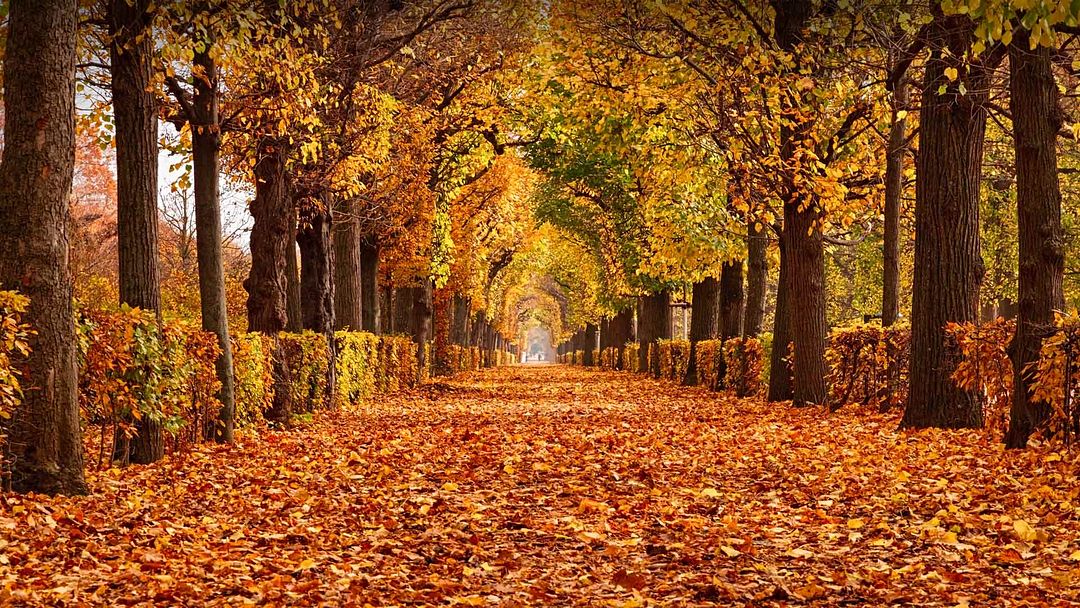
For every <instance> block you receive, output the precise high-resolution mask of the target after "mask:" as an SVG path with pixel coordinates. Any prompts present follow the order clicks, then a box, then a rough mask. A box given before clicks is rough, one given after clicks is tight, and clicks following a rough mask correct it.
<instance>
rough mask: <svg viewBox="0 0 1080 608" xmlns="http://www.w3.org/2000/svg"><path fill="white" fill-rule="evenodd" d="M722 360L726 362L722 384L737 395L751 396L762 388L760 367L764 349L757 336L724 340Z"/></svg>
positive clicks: (763, 362) (763, 363)
mask: <svg viewBox="0 0 1080 608" xmlns="http://www.w3.org/2000/svg"><path fill="white" fill-rule="evenodd" d="M724 360H725V362H726V363H727V365H726V369H725V374H724V386H725V387H726V388H727V389H729V390H732V391H734V392H735V394H736V395H738V396H739V397H751V396H754V395H758V394H760V393H761V392H762V390H764V388H765V386H764V382H763V381H762V376H761V374H762V368H763V367H764V366H765V349H764V348H762V346H761V341H760V340H758V339H757V338H731V339H729V340H725V341H724Z"/></svg>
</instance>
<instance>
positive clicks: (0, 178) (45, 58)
mask: <svg viewBox="0 0 1080 608" xmlns="http://www.w3.org/2000/svg"><path fill="white" fill-rule="evenodd" d="M8 9H9V13H8V31H7V46H6V56H5V58H4V111H5V116H4V119H5V124H4V150H3V159H2V161H0V288H3V289H9V290H16V291H20V292H22V293H23V294H25V295H26V296H28V297H29V298H30V306H29V309H28V310H27V314H26V317H25V320H26V322H28V323H29V324H30V325H31V326H32V327H33V328H34V331H35V333H34V335H33V336H31V338H30V348H31V353H30V356H29V357H28V358H27V361H26V365H25V367H24V369H23V374H24V378H26V379H27V382H25V384H24V389H23V390H24V393H23V399H22V404H21V405H20V406H19V407H18V408H17V409H16V411H15V413H14V416H13V418H12V420H11V421H10V423H9V426H8V432H7V434H8V437H7V442H6V443H7V446H8V447H7V449H8V453H7V454H6V455H5V456H6V460H7V462H6V463H5V464H6V467H5V468H9V471H10V480H11V488H12V489H13V490H15V491H17V492H43V493H46V494H84V493H86V490H87V488H86V483H85V481H84V480H83V446H82V430H81V429H80V426H79V402H78V378H77V376H76V373H77V372H76V341H75V324H74V319H75V313H74V311H73V310H72V300H71V295H72V294H71V276H70V274H69V269H68V238H67V223H68V204H69V197H70V195H71V183H72V175H73V173H74V166H75V55H76V27H77V22H78V19H77V15H76V11H77V2H76V1H75V0H33V1H31V0H12V1H11V2H10V3H9V4H8Z"/></svg>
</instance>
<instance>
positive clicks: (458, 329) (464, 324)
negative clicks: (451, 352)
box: [450, 293, 472, 347]
mask: <svg viewBox="0 0 1080 608" xmlns="http://www.w3.org/2000/svg"><path fill="white" fill-rule="evenodd" d="M471 305H472V304H471V302H470V301H469V298H465V297H462V296H461V295H460V294H456V293H455V294H454V321H453V327H452V328H451V330H450V339H451V341H452V343H453V344H457V345H458V346H465V347H467V346H469V308H470V306H471Z"/></svg>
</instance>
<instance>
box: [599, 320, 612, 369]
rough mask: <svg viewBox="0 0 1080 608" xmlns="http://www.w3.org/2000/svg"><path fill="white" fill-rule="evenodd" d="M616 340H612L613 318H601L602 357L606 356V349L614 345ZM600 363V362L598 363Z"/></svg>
mask: <svg viewBox="0 0 1080 608" xmlns="http://www.w3.org/2000/svg"><path fill="white" fill-rule="evenodd" d="M614 345H615V344H614V342H612V340H611V319H608V318H607V317H604V318H603V319H600V357H601V359H602V358H603V356H604V351H606V350H607V349H609V348H611V347H612V346H614ZM598 365H599V363H598Z"/></svg>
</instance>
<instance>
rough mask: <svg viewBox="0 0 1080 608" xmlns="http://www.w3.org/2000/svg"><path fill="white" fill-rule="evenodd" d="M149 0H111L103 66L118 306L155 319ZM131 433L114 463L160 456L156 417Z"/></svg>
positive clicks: (119, 439) (122, 439)
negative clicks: (112, 160) (109, 109)
mask: <svg viewBox="0 0 1080 608" xmlns="http://www.w3.org/2000/svg"><path fill="white" fill-rule="evenodd" d="M151 4H152V3H151V2H150V1H149V0H134V1H130V0H110V2H109V4H108V21H109V36H110V38H111V40H110V43H109V67H110V76H111V82H112V105H113V119H114V120H113V122H114V125H115V138H116V248H117V257H118V258H119V261H120V270H119V275H118V276H119V283H120V286H119V287H120V303H121V304H127V305H129V306H131V307H133V308H141V309H143V310H149V311H153V312H154V313H156V314H157V315H158V318H159V320H160V317H161V281H160V270H159V264H158V216H157V213H158V212H157V185H158V184H157V163H158V139H157V134H158V124H157V97H156V95H155V94H154V91H153V86H152V80H153V72H154V68H153V62H154V46H153V38H152V36H150V32H149V29H150V27H151V23H152V21H153V15H152V14H151V13H150V12H149V11H150V10H152V9H151ZM130 422H132V424H133V426H134V428H135V435H134V436H132V437H130V438H129V437H127V436H125V435H124V433H117V434H116V437H115V438H114V440H113V455H112V458H113V460H114V461H115V462H118V463H120V464H122V465H126V464H128V463H129V462H134V463H139V464H146V463H150V462H154V461H157V460H160V459H161V458H162V457H164V456H165V438H164V435H163V432H162V426H161V421H160V420H159V419H157V418H156V417H152V416H149V415H144V416H142V417H140V418H138V419H136V420H133V421H130Z"/></svg>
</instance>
